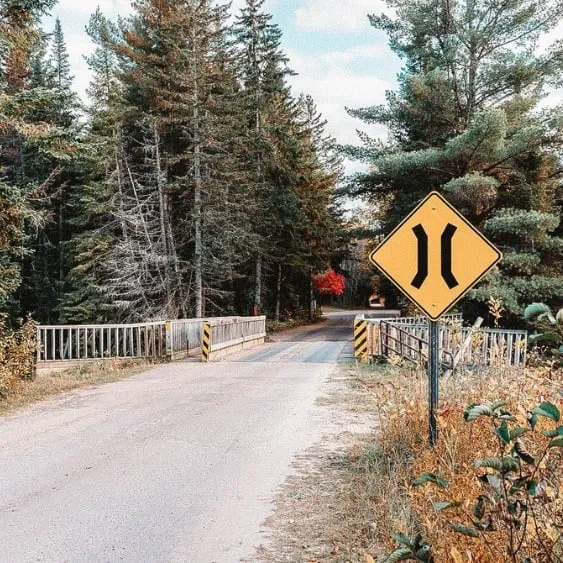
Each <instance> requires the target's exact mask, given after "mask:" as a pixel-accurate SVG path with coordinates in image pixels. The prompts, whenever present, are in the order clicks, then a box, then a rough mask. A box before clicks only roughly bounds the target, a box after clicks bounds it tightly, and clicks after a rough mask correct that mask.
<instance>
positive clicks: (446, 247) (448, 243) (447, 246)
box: [441, 223, 459, 289]
mask: <svg viewBox="0 0 563 563" xmlns="http://www.w3.org/2000/svg"><path fill="white" fill-rule="evenodd" d="M456 231H457V227H456V226H455V225H452V224H451V223H448V225H447V227H446V228H445V229H444V232H443V233H442V248H441V252H442V277H443V278H444V281H445V282H446V283H447V284H448V287H449V288H450V289H453V288H454V287H457V286H458V285H459V283H458V282H457V280H456V279H455V276H454V275H453V273H452V238H453V236H454V234H455V232H456Z"/></svg>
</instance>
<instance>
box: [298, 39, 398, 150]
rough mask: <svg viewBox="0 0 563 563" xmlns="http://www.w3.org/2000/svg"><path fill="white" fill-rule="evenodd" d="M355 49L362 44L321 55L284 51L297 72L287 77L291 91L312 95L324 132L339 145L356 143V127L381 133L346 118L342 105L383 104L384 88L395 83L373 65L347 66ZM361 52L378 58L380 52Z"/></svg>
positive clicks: (387, 88)
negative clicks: (360, 68)
mask: <svg viewBox="0 0 563 563" xmlns="http://www.w3.org/2000/svg"><path fill="white" fill-rule="evenodd" d="M356 50H358V51H361V52H364V51H363V50H362V47H357V48H353V49H350V50H346V51H337V52H333V53H324V54H322V55H305V54H303V53H296V52H291V51H290V52H289V53H288V55H289V57H290V64H291V67H292V68H293V69H294V70H295V71H296V72H297V73H298V75H297V76H294V77H292V78H291V84H292V88H293V90H294V92H295V93H296V94H299V93H301V92H303V93H305V94H310V95H311V96H312V97H313V99H314V100H315V102H316V103H317V107H318V108H319V110H320V111H321V113H322V114H323V116H324V118H325V119H326V120H327V122H328V123H327V131H328V132H329V133H330V134H331V135H333V136H334V137H336V139H337V141H338V142H339V143H343V144H346V143H351V144H359V141H358V136H357V134H356V129H361V130H363V131H366V132H367V133H368V134H370V135H372V136H375V137H380V136H384V135H385V129H384V128H383V127H379V126H372V125H366V124H365V123H363V122H361V121H359V120H357V119H354V118H352V117H350V116H349V115H348V113H347V112H346V109H345V108H346V107H350V108H358V107H366V106H372V105H377V104H381V103H384V102H385V91H386V90H389V89H391V88H393V87H394V86H395V85H394V83H392V82H389V81H387V80H383V79H381V78H379V77H378V76H377V72H376V69H375V68H373V72H368V71H367V70H365V71H354V70H353V69H351V67H350V62H352V60H353V53H354V51H356ZM364 53H365V54H368V55H369V56H370V57H371V56H376V57H378V58H379V57H380V55H381V53H380V52H379V50H377V49H374V50H366V51H365V52H364Z"/></svg>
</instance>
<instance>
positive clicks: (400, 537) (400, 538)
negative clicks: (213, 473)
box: [391, 532, 413, 548]
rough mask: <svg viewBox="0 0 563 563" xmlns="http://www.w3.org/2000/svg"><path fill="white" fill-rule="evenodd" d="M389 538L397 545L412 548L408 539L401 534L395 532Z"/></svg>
mask: <svg viewBox="0 0 563 563" xmlns="http://www.w3.org/2000/svg"><path fill="white" fill-rule="evenodd" d="M391 537H392V538H393V539H394V540H395V541H396V542H398V543H402V544H403V545H406V546H407V547H409V548H412V547H413V545H412V543H411V540H410V538H409V537H408V536H406V535H405V534H402V533H401V532H395V533H394V534H393V535H392V536H391Z"/></svg>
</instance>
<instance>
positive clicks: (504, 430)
mask: <svg viewBox="0 0 563 563" xmlns="http://www.w3.org/2000/svg"><path fill="white" fill-rule="evenodd" d="M495 434H496V435H497V436H498V437H499V438H500V440H501V442H502V443H503V444H510V429H509V428H508V424H506V422H505V421H503V423H502V424H501V425H500V426H499V427H498V428H495Z"/></svg>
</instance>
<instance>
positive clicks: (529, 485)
mask: <svg viewBox="0 0 563 563" xmlns="http://www.w3.org/2000/svg"><path fill="white" fill-rule="evenodd" d="M537 487H538V484H537V483H536V482H535V481H534V480H533V479H530V480H529V481H527V482H526V492H527V493H528V494H529V495H530V496H532V497H533V496H534V495H535V494H536V489H537Z"/></svg>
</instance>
